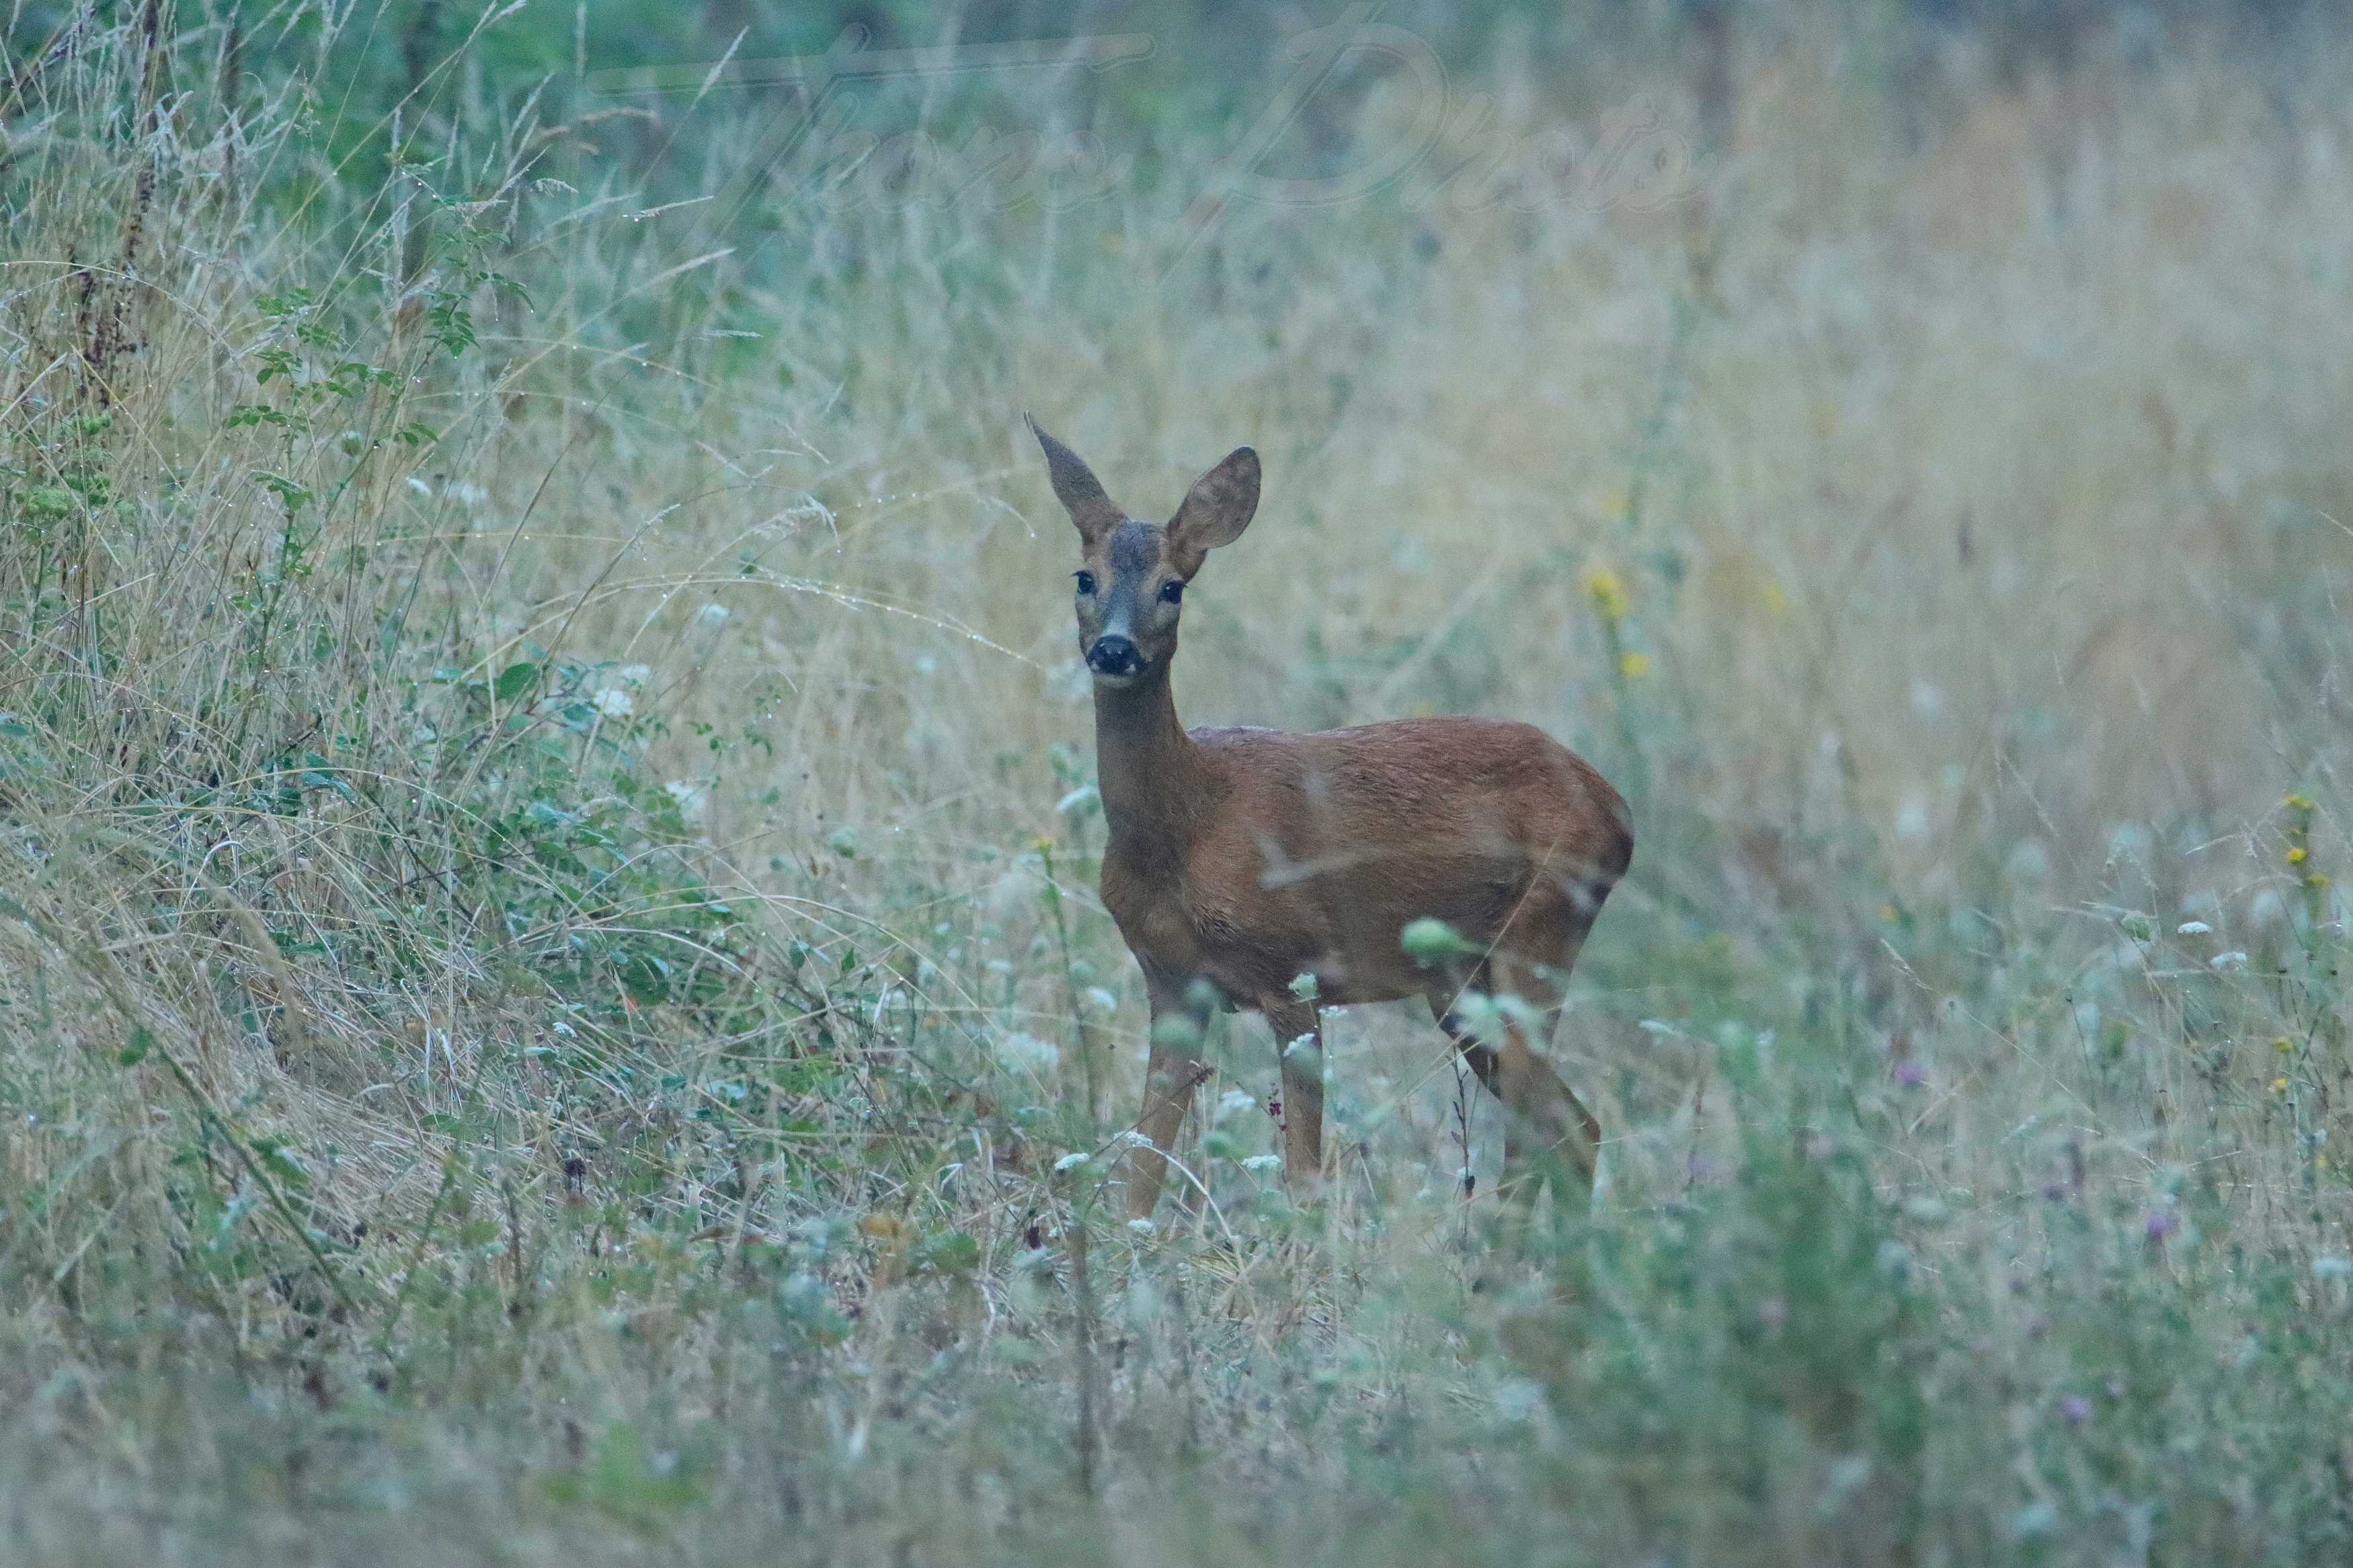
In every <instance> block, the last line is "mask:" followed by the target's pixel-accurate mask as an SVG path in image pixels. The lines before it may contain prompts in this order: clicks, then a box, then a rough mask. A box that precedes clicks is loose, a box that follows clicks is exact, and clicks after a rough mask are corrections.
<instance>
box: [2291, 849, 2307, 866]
mask: <svg viewBox="0 0 2353 1568" xmlns="http://www.w3.org/2000/svg"><path fill="white" fill-rule="evenodd" d="M2310 853H2311V851H2309V850H2307V849H2306V848H2305V847H2304V846H2303V845H2301V844H2299V845H2297V846H2295V847H2294V848H2292V849H2290V850H2289V851H2288V852H2287V863H2288V864H2289V865H2291V866H2301V865H2303V864H2304V862H2305V860H2306V857H2308V856H2309V855H2310Z"/></svg>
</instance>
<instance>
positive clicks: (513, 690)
mask: <svg viewBox="0 0 2353 1568" xmlns="http://www.w3.org/2000/svg"><path fill="white" fill-rule="evenodd" d="M538 684H539V666H537V665H535V664H531V663H522V664H511V665H509V666H507V667H506V668H504V669H502V670H501V671H499V679H498V684H497V685H496V686H494V687H492V688H491V689H492V690H494V691H495V692H497V693H498V699H499V700H500V701H501V702H512V701H513V700H515V699H516V698H518V697H521V696H522V694H523V693H524V692H526V691H529V690H530V689H532V688H533V687H534V686H537V685H538Z"/></svg>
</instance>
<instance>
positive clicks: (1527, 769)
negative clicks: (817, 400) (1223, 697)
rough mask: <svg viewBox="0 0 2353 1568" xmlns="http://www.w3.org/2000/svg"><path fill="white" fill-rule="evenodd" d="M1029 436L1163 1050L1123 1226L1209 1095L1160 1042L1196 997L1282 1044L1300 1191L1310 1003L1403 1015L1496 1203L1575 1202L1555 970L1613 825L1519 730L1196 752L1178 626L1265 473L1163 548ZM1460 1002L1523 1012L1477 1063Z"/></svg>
mask: <svg viewBox="0 0 2353 1568" xmlns="http://www.w3.org/2000/svg"><path fill="white" fill-rule="evenodd" d="M1029 428H1030V430H1031V432H1032V433H1033V434H1035V435H1036V436H1037V437H1038V444H1039V446H1040V447H1044V448H1045V452H1046V465H1047V469H1048V473H1049V475H1050V479H1051V480H1052V482H1053V487H1054V494H1055V496H1056V497H1057V498H1058V499H1059V500H1060V501H1061V503H1062V505H1063V507H1064V509H1065V510H1068V511H1069V512H1070V514H1071V521H1072V522H1073V523H1075V524H1077V525H1078V530H1079V544H1080V552H1081V554H1080V559H1081V561H1082V565H1081V567H1080V569H1079V571H1078V573H1077V574H1076V576H1077V583H1078V619H1079V647H1080V650H1081V652H1082V654H1083V655H1084V656H1085V658H1086V663H1087V668H1088V669H1089V670H1090V671H1092V675H1093V680H1094V700H1095V764H1096V771H1097V774H1098V777H1099V779H1100V787H1101V790H1102V795H1103V818H1104V821H1105V822H1106V824H1107V825H1108V826H1109V828H1110V841H1109V843H1108V844H1107V846H1106V847H1105V848H1104V850H1103V907H1104V908H1105V909H1107V910H1110V911H1111V915H1112V919H1113V920H1114V921H1117V922H1118V924H1119V931H1120V935H1121V936H1122V937H1124V939H1126V942H1127V945H1128V947H1129V949H1130V950H1131V951H1132V952H1134V954H1135V958H1136V962H1137V963H1139V964H1141V965H1142V966H1143V969H1144V979H1145V989H1146V992H1147V994H1148V995H1149V998H1150V1002H1151V1007H1152V1019H1153V1024H1154V1026H1155V1027H1154V1029H1153V1037H1152V1047H1151V1056H1150V1059H1149V1063H1148V1065H1147V1067H1146V1068H1145V1090H1144V1111H1143V1114H1142V1116H1140V1117H1139V1118H1138V1119H1137V1122H1136V1128H1137V1131H1139V1132H1141V1133H1142V1135H1143V1137H1144V1139H1145V1143H1143V1144H1141V1145H1139V1146H1138V1147H1137V1148H1135V1149H1134V1151H1133V1152H1132V1153H1131V1154H1130V1156H1129V1158H1128V1161H1127V1164H1126V1170H1125V1177H1126V1184H1127V1201H1128V1212H1129V1213H1130V1215H1133V1216H1134V1217H1136V1218H1143V1217H1145V1216H1147V1215H1150V1214H1151V1212H1152V1208H1153V1205H1154V1203H1155V1200H1156V1199H1157V1198H1158V1196H1159V1194H1160V1186H1161V1183H1162V1181H1163V1179H1164V1178H1165V1176H1166V1171H1167V1166H1166V1154H1167V1153H1168V1152H1170V1151H1171V1150H1173V1149H1174V1147H1175V1145H1176V1134H1177V1131H1178V1130H1179V1129H1181V1128H1182V1127H1183V1125H1184V1121H1185V1113H1186V1110H1187V1107H1188V1105H1189V1104H1190V1101H1191V1099H1192V1094H1193V1090H1194V1089H1195V1087H1196V1086H1197V1085H1198V1083H1199V1081H1200V1080H1201V1079H1203V1078H1204V1077H1206V1076H1207V1070H1208V1069H1207V1068H1205V1067H1203V1066H1202V1064H1201V1063H1200V1062H1199V1060H1198V1051H1199V1046H1198V1034H1195V1035H1192V1036H1191V1038H1192V1039H1193V1040H1194V1041H1195V1042H1196V1043H1194V1044H1191V1045H1189V1046H1188V1045H1187V1044H1186V1043H1185V1039H1186V1037H1187V1031H1184V1030H1182V1029H1176V1030H1171V1029H1168V1028H1164V1027H1162V1026H1163V1025H1164V1024H1165V1023H1166V1021H1167V1020H1169V1019H1170V1018H1171V1017H1172V1016H1174V1017H1178V1018H1182V1017H1183V1016H1185V1015H1186V1014H1187V1011H1188V1010H1190V1009H1191V1007H1192V1006H1193V1005H1194V1004H1193V1002H1192V1001H1191V999H1190V997H1188V992H1190V991H1193V990H1194V989H1195V987H1196V986H1197V984H1198V983H1199V982H1204V981H1205V982H1207V983H1208V985H1209V986H1210V987H1212V988H1214V991H1215V994H1216V995H1217V997H1218V998H1219V1000H1220V1001H1222V1002H1223V1003H1224V1004H1225V1005H1228V1006H1229V1007H1233V1008H1240V1009H1249V1010H1253V1011H1256V1012H1259V1013H1261V1014H1263V1015H1265V1016H1266V1020H1267V1022H1268V1023H1269V1024H1270V1025H1271V1026H1273V1029H1274V1037H1275V1044H1276V1048H1277V1049H1278V1051H1279V1052H1280V1053H1281V1062H1282V1100H1283V1109H1284V1112H1285V1114H1284V1120H1283V1127H1282V1140H1283V1150H1282V1152H1283V1168H1284V1173H1285V1176H1286V1178H1287V1179H1288V1180H1289V1181H1290V1182H1291V1183H1292V1184H1293V1186H1294V1187H1299V1186H1303V1185H1307V1184H1312V1183H1313V1182H1314V1178H1315V1177H1316V1176H1317V1175H1318V1174H1319V1173H1320V1172H1321V1168H1322V1163H1323V1143H1324V1064H1323V1036H1322V1029H1321V1025H1320V1022H1319V1014H1318V1007H1319V1005H1344V1004H1347V1003H1354V1002H1387V1001H1395V1000H1398V999H1399V998H1403V997H1411V996H1420V997H1426V998H1427V999H1428V1000H1429V1003H1430V1011H1431V1012H1432V1013H1433V1014H1434V1015H1436V1016H1437V1018H1438V1022H1439V1026H1440V1027H1441V1028H1442V1029H1444V1030H1445V1031H1446V1034H1447V1035H1448V1037H1450V1038H1451V1040H1452V1041H1453V1043H1454V1046H1455V1047H1456V1048H1457V1049H1459V1050H1460V1051H1461V1053H1462V1056H1463V1058H1464V1059H1465V1061H1466V1062H1468V1063H1469V1065H1470V1066H1471V1068H1472V1070H1473V1071H1474V1072H1476V1073H1477V1074H1478V1077H1479V1080H1480V1082H1482V1083H1483V1084H1484V1085H1486V1087H1487V1089H1489V1091H1490V1092H1492V1093H1493V1094H1494V1095H1495V1097H1496V1098H1497V1099H1499V1100H1502V1101H1503V1104H1504V1166H1505V1170H1506V1173H1507V1174H1509V1175H1510V1176H1512V1178H1513V1180H1512V1182H1511V1184H1512V1185H1514V1186H1518V1185H1520V1184H1522V1181H1523V1179H1524V1178H1525V1177H1526V1176H1528V1175H1531V1174H1536V1173H1541V1172H1542V1171H1544V1170H1546V1169H1548V1168H1551V1167H1553V1165H1554V1161H1555V1158H1564V1159H1565V1161H1566V1163H1567V1168H1568V1170H1569V1171H1570V1172H1572V1173H1574V1179H1575V1181H1576V1182H1577V1184H1578V1185H1579V1186H1580V1187H1581V1188H1582V1189H1583V1190H1584V1191H1585V1192H1587V1193H1588V1194H1589V1192H1590V1188H1591V1183H1592V1179H1593V1168H1594V1159H1595V1155H1596V1152H1597V1147H1598V1144H1599V1140H1600V1127H1599V1123H1597V1122H1596V1121H1594V1119H1593V1117H1592V1115H1591V1114H1590V1113H1589V1112H1588V1111H1587V1110H1586V1109H1585V1107H1584V1105H1583V1104H1582V1103H1580V1102H1579V1101H1578V1100H1577V1096H1576V1095H1575V1094H1573V1093H1572V1092H1570V1090H1569V1088H1568V1085H1567V1084H1566V1083H1564V1082H1562V1081H1561V1079H1560V1077H1559V1075H1558V1074H1557V1073H1556V1072H1554V1071H1553V1069H1552V1068H1551V1067H1550V1066H1549V1065H1548V1064H1547V1063H1546V1061H1545V1059H1544V1058H1542V1057H1541V1056H1539V1055H1538V1054H1537V1052H1538V1049H1539V1048H1540V1047H1542V1046H1543V1045H1544V1044H1546V1042H1547V1041H1548V1040H1549V1038H1550V1037H1551V1035H1552V1033H1553V1029H1554V1026H1555V1025H1556V1022H1557V1020H1558V1018H1559V1016H1560V1009H1561V1003H1562V988H1563V985H1564V984H1565V983H1566V981H1567V977H1568V970H1569V965H1570V964H1571V963H1575V962H1576V959H1577V949H1578V948H1579V947H1580V946H1581V945H1582V944H1583V943H1584V941H1585V934H1586V932H1587V931H1588V930H1589V929H1591V927H1592V925H1593V921H1594V917H1595V916H1596V915H1598V914H1599V912H1600V910H1601V901H1602V900H1603V899H1604V898H1606V897H1607V896H1608V895H1609V889H1610V888H1611V886H1612V885H1614V884H1615V883H1616V882H1617V880H1618V879H1619V878H1620V877H1621V876H1623V875H1624V874H1625V870H1626V867H1627V864H1628V862H1629V861H1630V859H1631V858H1632V855H1633V846H1634V838H1633V833H1632V830H1631V828H1630V823H1629V818H1628V815H1627V811H1626V803H1625V801H1624V800H1623V799H1621V798H1620V795H1619V794H1618V792H1617V791H1616V790H1614V789H1612V788H1610V786H1609V784H1608V782H1607V781H1605V780H1604V779H1603V778H1602V777H1601V775H1600V774H1599V773H1596V772H1595V771H1594V770H1593V769H1592V767H1590V766H1589V765H1588V764H1587V763H1586V762H1585V761H1584V760H1583V759H1582V758H1579V757H1578V756H1577V755H1576V754H1575V753H1573V752H1570V751H1568V750H1567V748H1566V747H1564V746H1562V745H1561V744H1560V743H1559V742H1556V741H1554V740H1553V739H1552V738H1551V737H1550V736H1548V735H1546V734H1545V733H1544V732H1543V731H1540V730H1537V729H1535V728H1534V727H1532V726H1530V725H1526V724H1514V723H1504V722H1501V721H1492V720H1483V719H1464V718H1433V719H1405V720H1394V721H1389V722H1387V723H1379V724H1363V725H1358V726H1356V728H1353V729H1347V730H1332V731H1324V732H1321V733H1317V734H1287V733H1284V732H1282V731H1276V730H1256V729H1231V730H1195V731H1190V732H1187V731H1186V730H1185V728H1184V727H1183V726H1182V725H1180V724H1179V723H1178V722H1177V721H1176V702H1175V700H1173V699H1172V698H1171V696H1170V694H1169V688H1168V666H1169V663H1170V661H1171V660H1172V659H1174V658H1175V657H1176V621H1177V616H1178V609H1179V605H1180V604H1181V602H1182V600H1183V597H1184V592H1185V585H1186V584H1187V583H1188V582H1190V581H1191V580H1192V577H1193V574H1195V573H1196V572H1198V571H1199V570H1200V569H1201V563H1202V560H1203V559H1204V557H1206V556H1207V555H1208V552H1210V551H1211V550H1214V549H1216V548H1217V547H1218V546H1219V545H1221V544H1231V543H1232V542H1234V541H1235V540H1237V539H1239V538H1240V537H1241V532H1242V530H1243V529H1245V528H1247V527H1248V526H1249V525H1250V518H1251V516H1252V514H1253V513H1255V512H1256V511H1257V510H1258V491H1259V462H1258V454H1257V453H1255V452H1253V451H1252V450H1250V448H1249V447H1239V448H1237V449H1236V450H1235V451H1233V452H1232V453H1230V454H1229V456H1228V457H1227V458H1226V459H1225V460H1224V461H1223V462H1221V463H1219V465H1218V466H1217V467H1216V468H1211V469H1210V470H1209V471H1208V473H1207V474H1205V475H1203V476H1202V477H1201V478H1200V479H1199V480H1198V481H1197V482H1196V483H1195V484H1194V486H1193V488H1192V489H1191V490H1190V491H1189V492H1188V493H1187V495H1186V497H1185V501H1184V504H1183V505H1182V506H1180V507H1178V508H1177V509H1176V516H1175V517H1174V518H1173V519H1171V520H1170V521H1169V522H1168V524H1167V526H1166V527H1165V528H1164V527H1160V526H1157V525H1155V524H1153V523H1149V522H1141V521H1137V520H1135V519H1134V518H1132V517H1129V516H1128V515H1127V514H1126V513H1125V512H1124V511H1122V510H1120V509H1119V508H1118V507H1117V506H1115V505H1113V502H1112V500H1111V498H1110V497H1109V496H1107V495H1105V494H1104V493H1103V486H1102V484H1101V483H1100V482H1098V481H1097V479H1095V476H1094V474H1093V473H1092V471H1091V470H1090V469H1089V468H1087V466H1086V464H1085V463H1083V462H1082V461H1081V460H1080V459H1079V458H1078V456H1077V454H1075V453H1073V452H1072V451H1071V449H1070V448H1069V447H1065V446H1063V445H1062V444H1061V443H1060V441H1057V440H1056V439H1054V437H1051V436H1049V435H1048V434H1047V433H1046V432H1045V431H1044V430H1042V429H1039V426H1038V424H1037V421H1035V420H1034V419H1033V420H1031V421H1030V422H1029ZM1432 919H1434V920H1438V921H1445V922H1446V923H1447V924H1448V925H1449V926H1451V928H1452V930H1453V931H1455V932H1456V933H1458V934H1459V935H1460V936H1461V938H1462V939H1464V949H1465V951H1464V954H1463V962H1462V963H1457V964H1455V965H1453V966H1452V967H1451V971H1450V970H1447V969H1445V968H1444V967H1443V966H1433V965H1429V964H1425V963H1418V962H1416V961H1415V960H1414V958H1413V957H1412V956H1411V955H1409V953H1408V952H1407V951H1406V949H1405V946H1404V945H1403V942H1401V940H1400V939H1401V936H1402V933H1403V931H1404V929H1405V928H1406V927H1407V926H1408V925H1409V924H1411V923H1412V922H1413V921H1419V920H1432ZM1303 974H1307V975H1313V976H1314V981H1315V989H1314V994H1313V995H1312V996H1302V995H1300V994H1297V992H1295V991H1294V989H1293V983H1294V982H1295V981H1296V980H1297V979H1298V977H1299V976H1301V975H1303ZM1470 987H1475V988H1476V989H1477V990H1479V991H1481V992H1484V993H1487V994H1491V995H1492V994H1500V993H1510V994H1514V995H1517V996H1519V997H1521V998H1523V999H1524V1000H1525V1002H1527V1003H1528V1004H1529V1005H1530V1006H1529V1007H1528V1008H1523V1009H1505V1010H1499V1011H1498V1012H1497V1014H1496V1015H1495V1016H1497V1017H1498V1018H1500V1019H1502V1020H1503V1021H1504V1027H1503V1028H1502V1029H1501V1031H1500V1038H1498V1039H1497V1040H1496V1042H1495V1043H1494V1044H1493V1045H1490V1044H1487V1043H1482V1040H1480V1039H1479V1038H1478V1037H1475V1036H1474V1035H1473V1034H1472V1030H1471V1028H1470V1027H1469V1026H1468V1025H1467V1023H1466V1022H1465V1021H1464V1019H1463V1018H1462V1017H1461V1016H1458V1008H1457V1003H1458V1002H1459V1001H1460V1000H1461V997H1462V994H1463V992H1464V990H1465V989H1466V988H1470ZM1306 989H1307V988H1306V987H1305V986H1303V985H1302V986H1299V987H1298V990H1299V991H1304V990H1306ZM1462 1011H1467V1009H1463V1010H1462ZM1515 1015H1516V1016H1515ZM1489 1033H1490V1035H1491V1037H1493V1036H1495V1035H1496V1034H1497V1031H1494V1030H1490V1031H1489Z"/></svg>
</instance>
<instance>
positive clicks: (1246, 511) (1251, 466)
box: [1168, 447, 1258, 577]
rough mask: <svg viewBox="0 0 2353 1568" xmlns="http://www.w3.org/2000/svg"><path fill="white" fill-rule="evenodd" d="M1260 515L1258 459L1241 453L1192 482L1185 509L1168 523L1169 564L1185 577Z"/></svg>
mask: <svg viewBox="0 0 2353 1568" xmlns="http://www.w3.org/2000/svg"><path fill="white" fill-rule="evenodd" d="M1257 511H1258V454H1257V453H1256V452H1253V451H1251V450H1250V448H1249V447H1235V448H1234V449H1233V450H1232V451H1230V452H1229V453H1227V454H1226V458H1225V461H1223V462H1221V463H1219V465H1218V466H1217V467H1216V468H1211V469H1210V470H1209V471H1208V473H1206V474H1203V475H1202V476H1201V477H1200V478H1199V479H1196V480H1194V481H1193V488H1192V489H1189V490H1187V491H1186V492H1185V504H1184V505H1183V506H1180V507H1178V508H1177V509H1176V516H1175V517H1173V518H1171V519H1170V520H1169V521H1168V551H1169V554H1170V556H1171V558H1172V559H1171V563H1172V564H1173V565H1175V566H1176V570H1177V572H1178V573H1179V574H1182V575H1184V576H1187V577H1190V576H1191V575H1192V574H1194V573H1196V572H1198V571H1199V570H1200V569H1201V560H1202V558H1203V557H1204V556H1206V555H1208V553H1209V552H1210V551H1212V550H1215V549H1216V548H1217V547H1218V546H1219V545H1220V544H1231V543H1232V542H1234V541H1235V540H1237V539H1240V537H1241V536H1242V530H1243V529H1245V528H1248V527H1249V526H1250V519H1251V517H1252V516H1254V515H1255V514H1256V513H1257Z"/></svg>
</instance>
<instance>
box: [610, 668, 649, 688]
mask: <svg viewBox="0 0 2353 1568" xmlns="http://www.w3.org/2000/svg"><path fill="white" fill-rule="evenodd" d="M615 673H617V674H618V675H619V676H620V678H621V684H622V685H624V686H628V687H642V686H644V685H645V683H646V682H647V681H649V680H651V679H653V678H654V669H653V666H651V665H649V664H625V665H623V666H621V668H619V669H618V670H617V671H616V672H615Z"/></svg>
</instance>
